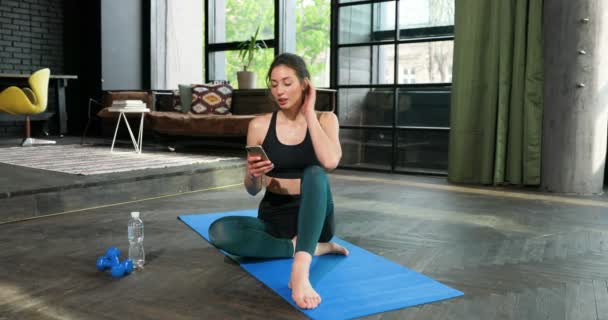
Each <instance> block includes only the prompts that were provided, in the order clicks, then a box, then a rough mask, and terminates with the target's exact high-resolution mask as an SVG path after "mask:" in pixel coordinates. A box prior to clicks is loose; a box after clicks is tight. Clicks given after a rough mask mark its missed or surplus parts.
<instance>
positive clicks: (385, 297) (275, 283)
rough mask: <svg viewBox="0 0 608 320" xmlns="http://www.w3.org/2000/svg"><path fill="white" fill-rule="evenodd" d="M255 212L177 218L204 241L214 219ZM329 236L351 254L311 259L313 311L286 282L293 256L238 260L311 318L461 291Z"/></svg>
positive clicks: (355, 313) (416, 301) (382, 308)
mask: <svg viewBox="0 0 608 320" xmlns="http://www.w3.org/2000/svg"><path fill="white" fill-rule="evenodd" d="M256 215H257V211H256V210H244V211H232V212H220V213H207V214H192V215H182V216H180V217H179V219H181V220H182V221H183V222H184V223H185V224H187V225H188V226H190V227H191V228H192V229H194V231H196V232H197V233H198V234H200V235H201V236H203V238H205V239H206V240H207V241H208V240H209V233H208V229H209V226H210V225H211V223H212V222H213V221H215V220H216V219H218V218H221V217H224V216H252V217H255V216H256ZM332 241H335V242H337V243H339V244H340V245H342V246H344V247H346V248H348V250H349V251H350V254H349V255H348V256H347V257H344V256H339V255H325V256H320V257H314V258H313V262H312V265H311V269H310V282H311V283H312V285H313V287H314V288H315V290H316V291H317V292H318V293H319V294H320V295H321V298H322V300H323V301H322V302H321V304H320V305H319V306H318V307H317V308H316V309H313V310H304V309H300V308H298V307H297V306H296V304H295V303H294V302H293V300H292V299H291V290H290V289H289V288H288V287H287V283H288V281H289V274H290V272H291V262H292V259H269V260H250V261H248V260H247V259H242V260H240V261H239V263H240V266H241V267H242V268H243V269H245V270H246V271H247V272H249V273H250V274H251V275H253V276H254V277H255V278H257V279H258V280H260V281H262V282H263V283H264V284H265V285H267V286H268V287H269V288H270V289H272V290H273V291H274V292H276V293H277V294H279V295H280V296H281V297H283V299H285V300H286V301H287V302H289V303H290V304H291V305H293V306H294V307H295V308H297V309H298V310H300V311H301V312H303V313H304V314H305V315H307V316H308V317H310V318H312V319H332V320H333V319H352V318H357V317H362V316H367V315H370V314H374V313H379V312H385V311H390V310H396V309H401V308H406V307H411V306H415V305H419V304H424V303H429V302H434V301H440V300H445V299H450V298H454V297H458V296H461V295H462V294H463V293H462V292H460V291H458V290H455V289H452V288H450V287H448V286H445V285H443V284H441V283H439V282H437V281H435V280H433V279H431V278H429V277H427V276H424V275H422V274H420V273H418V272H415V271H412V270H409V269H407V268H405V267H403V266H401V265H399V264H396V263H394V262H392V261H389V260H387V259H385V258H383V257H380V256H378V255H375V254H373V253H371V252H369V251H366V250H364V249H361V248H359V247H357V246H355V245H353V244H351V243H348V242H347V241H344V240H341V239H339V238H337V237H334V238H333V239H332Z"/></svg>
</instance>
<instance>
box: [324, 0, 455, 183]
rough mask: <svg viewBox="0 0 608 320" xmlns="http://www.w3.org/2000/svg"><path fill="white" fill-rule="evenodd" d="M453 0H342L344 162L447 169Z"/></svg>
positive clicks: (339, 65)
mask: <svg viewBox="0 0 608 320" xmlns="http://www.w3.org/2000/svg"><path fill="white" fill-rule="evenodd" d="M454 1H455V0H400V1H387V0H381V1H380V0H378V1H355V0H350V1H349V0H339V1H337V3H336V4H335V5H334V10H337V13H338V14H337V17H336V19H337V20H336V21H334V25H337V26H338V31H337V40H338V41H337V43H336V44H335V45H334V47H333V48H334V49H333V52H334V54H337V59H336V60H335V68H336V78H335V82H336V83H335V85H336V87H337V88H338V89H339V94H338V118H339V119H340V125H341V130H340V138H341V141H342V144H343V160H342V166H343V167H346V168H366V169H380V170H388V171H391V172H394V171H397V172H430V173H438V172H440V173H447V144H448V143H447V142H448V133H449V121H448V119H449V100H450V99H449V97H450V86H451V84H450V82H451V80H452V70H451V69H452V56H453V34H454V26H453V24H454Z"/></svg>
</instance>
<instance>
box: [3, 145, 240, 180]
mask: <svg viewBox="0 0 608 320" xmlns="http://www.w3.org/2000/svg"><path fill="white" fill-rule="evenodd" d="M235 159H239V158H236V157H217V156H204V155H197V154H184V153H179V154H178V153H170V152H146V150H145V149H144V151H143V152H142V153H141V154H137V153H135V151H134V149H133V148H131V149H127V148H124V149H123V148H120V149H117V148H114V152H110V147H109V146H86V145H85V146H81V145H51V146H37V147H12V148H0V162H1V163H8V164H12V165H17V166H22V167H29V168H36V169H42V170H50V171H58V172H64V173H71V174H80V175H94V174H102V173H112V172H125V171H133V170H142V169H154V168H166V167H177V166H186V165H191V164H198V163H213V162H219V161H225V160H235Z"/></svg>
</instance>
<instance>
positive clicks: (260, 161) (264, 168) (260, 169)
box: [247, 146, 274, 178]
mask: <svg viewBox="0 0 608 320" xmlns="http://www.w3.org/2000/svg"><path fill="white" fill-rule="evenodd" d="M256 147H257V146H256ZM256 147H253V148H252V147H247V175H248V176H250V177H255V178H257V177H261V176H262V175H264V174H266V173H267V172H269V171H270V170H272V169H273V168H274V164H272V162H271V161H270V160H269V159H268V157H267V156H266V153H264V150H263V149H261V147H258V148H259V149H258V148H256ZM259 150H261V152H260V151H259Z"/></svg>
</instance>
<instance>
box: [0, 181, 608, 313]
mask: <svg viewBox="0 0 608 320" xmlns="http://www.w3.org/2000/svg"><path fill="white" fill-rule="evenodd" d="M331 180H332V187H333V192H334V198H335V203H336V219H337V234H338V236H340V237H342V238H344V239H346V240H347V241H350V242H352V243H354V244H356V245H358V246H360V247H363V248H365V249H367V250H370V251H372V252H374V253H377V254H379V255H382V256H384V257H386V258H388V259H390V260H392V261H395V262H397V263H400V264H402V265H404V266H407V267H409V268H411V269H414V270H417V271H419V272H422V273H424V274H426V275H428V276H430V277H433V278H435V279H437V280H439V281H441V282H443V283H445V284H447V285H449V286H452V287H454V288H456V289H459V290H461V291H463V292H464V293H465V295H464V296H463V297H461V298H457V299H453V300H448V301H444V302H437V303H432V304H428V305H424V306H419V307H412V308H408V309H402V310H397V311H392V312H387V313H383V314H377V315H372V316H370V317H367V318H366V319H467V320H470V319H517V320H520V319H551V320H559V319H577V320H587V319H589V320H592V319H593V320H597V319H604V320H606V319H608V282H607V281H608V198H606V197H595V198H575V197H558V196H551V195H547V194H538V193H519V192H517V191H513V190H510V191H504V190H497V189H492V188H488V189H485V188H471V187H463V186H454V185H448V184H446V183H445V182H444V179H443V178H416V177H409V176H404V175H385V174H371V173H361V172H349V171H338V172H337V173H335V174H333V175H332V176H331ZM259 200H260V197H259V196H258V197H255V198H253V197H249V196H247V194H246V193H245V191H244V190H243V189H242V188H238V187H231V188H225V189H222V188H219V189H215V190H207V191H202V192H194V193H190V194H185V195H180V196H172V197H165V198H158V199H152V200H146V201H141V202H133V203H126V204H121V205H117V206H113V207H106V208H99V209H92V210H85V211H81V212H77V213H71V214H65V215H58V216H54V217H48V218H40V219H35V220H29V221H24V222H18V223H10V224H3V225H0V319H121V320H122V319H305V317H304V316H303V315H302V314H301V313H299V312H298V311H297V310H295V309H294V308H293V307H291V306H290V305H289V304H287V303H286V302H285V301H283V300H282V299H281V298H280V297H279V296H277V295H276V294H274V293H273V292H272V291H271V290H270V289H268V288H266V287H265V286H264V285H263V284H261V283H259V282H258V281H257V280H255V279H254V278H252V277H251V276H249V275H248V274H247V273H245V272H244V271H242V270H241V269H240V268H239V267H238V266H236V265H234V264H232V263H230V262H229V260H227V259H225V258H224V257H223V256H222V255H221V254H220V253H219V252H218V251H217V250H215V249H214V248H212V247H211V246H210V245H209V244H208V243H207V242H205V241H204V240H203V239H202V238H201V237H200V236H198V235H197V234H195V233H194V232H193V231H191V230H190V229H189V228H188V227H187V226H185V225H184V224H183V223H182V222H180V221H178V220H177V219H176V217H177V216H178V215H180V214H185V213H195V212H217V211H225V210H238V209H247V208H255V207H256V205H257V203H258V202H259ZM133 210H138V211H141V212H142V215H143V219H144V222H145V226H146V229H145V237H146V238H145V246H146V250H147V265H146V268H145V270H144V271H142V272H137V273H134V274H132V275H130V276H128V277H126V278H123V279H120V280H113V279H111V278H110V277H109V275H107V274H103V273H99V272H97V271H96V269H95V260H96V258H97V256H99V255H101V254H102V253H103V252H104V251H105V249H106V248H107V247H109V246H119V247H120V248H121V249H122V250H123V252H124V251H126V249H127V245H126V243H127V240H126V236H127V235H126V224H127V218H128V215H129V212H130V211H133Z"/></svg>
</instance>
